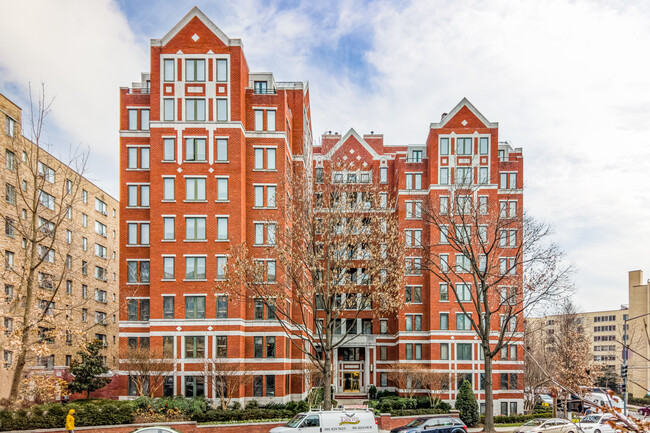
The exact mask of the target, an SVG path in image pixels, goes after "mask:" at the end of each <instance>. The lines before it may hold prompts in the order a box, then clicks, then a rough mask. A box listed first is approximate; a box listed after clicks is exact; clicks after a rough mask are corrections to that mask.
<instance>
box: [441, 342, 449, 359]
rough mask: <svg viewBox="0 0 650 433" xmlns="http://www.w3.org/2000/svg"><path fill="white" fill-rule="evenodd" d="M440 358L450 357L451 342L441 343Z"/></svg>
mask: <svg viewBox="0 0 650 433" xmlns="http://www.w3.org/2000/svg"><path fill="white" fill-rule="evenodd" d="M440 359H441V360H448V359H449V343H440Z"/></svg>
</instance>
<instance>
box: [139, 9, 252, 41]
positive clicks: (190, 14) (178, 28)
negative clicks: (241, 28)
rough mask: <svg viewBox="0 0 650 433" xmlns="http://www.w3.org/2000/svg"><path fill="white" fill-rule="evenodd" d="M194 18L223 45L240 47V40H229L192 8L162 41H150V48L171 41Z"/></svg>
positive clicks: (197, 10)
mask: <svg viewBox="0 0 650 433" xmlns="http://www.w3.org/2000/svg"><path fill="white" fill-rule="evenodd" d="M194 18H198V19H199V20H201V22H202V23H203V24H204V25H205V26H206V27H207V28H208V29H209V30H210V31H211V32H212V33H214V35H215V36H217V37H218V38H219V39H220V40H221V41H222V42H223V43H224V44H225V45H227V46H240V47H241V46H242V42H241V39H230V38H229V37H228V36H226V34H225V33H224V32H222V31H221V29H220V28H219V27H217V25H216V24H215V23H213V22H212V20H210V18H208V17H207V15H205V14H204V13H203V11H201V9H199V8H198V7H196V6H194V7H193V8H192V10H190V11H189V12H188V13H187V15H185V16H184V17H183V19H181V20H180V21H179V22H178V23H177V24H176V25H175V26H174V27H173V28H172V29H171V30H170V31H169V32H167V34H166V35H165V36H163V38H162V39H152V40H151V45H152V46H158V47H160V46H165V45H167V43H168V42H169V41H170V40H172V38H173V37H174V36H176V35H177V34H178V32H180V31H181V30H182V29H183V28H184V27H185V26H186V25H187V24H188V23H189V22H190V21H192V20H193V19H194Z"/></svg>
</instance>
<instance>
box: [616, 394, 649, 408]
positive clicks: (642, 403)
mask: <svg viewBox="0 0 650 433" xmlns="http://www.w3.org/2000/svg"><path fill="white" fill-rule="evenodd" d="M621 398H622V397H621ZM627 402H628V403H630V404H634V405H637V406H645V405H650V397H643V398H637V397H632V396H631V395H630V396H628V397H627Z"/></svg>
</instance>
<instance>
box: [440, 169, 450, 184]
mask: <svg viewBox="0 0 650 433" xmlns="http://www.w3.org/2000/svg"><path fill="white" fill-rule="evenodd" d="M440 185H449V168H447V167H441V168H440Z"/></svg>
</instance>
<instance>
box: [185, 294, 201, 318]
mask: <svg viewBox="0 0 650 433" xmlns="http://www.w3.org/2000/svg"><path fill="white" fill-rule="evenodd" d="M185 318H186V319H205V296H186V297H185Z"/></svg>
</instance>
